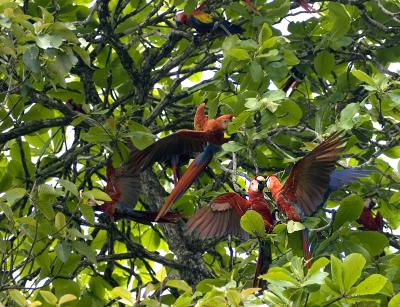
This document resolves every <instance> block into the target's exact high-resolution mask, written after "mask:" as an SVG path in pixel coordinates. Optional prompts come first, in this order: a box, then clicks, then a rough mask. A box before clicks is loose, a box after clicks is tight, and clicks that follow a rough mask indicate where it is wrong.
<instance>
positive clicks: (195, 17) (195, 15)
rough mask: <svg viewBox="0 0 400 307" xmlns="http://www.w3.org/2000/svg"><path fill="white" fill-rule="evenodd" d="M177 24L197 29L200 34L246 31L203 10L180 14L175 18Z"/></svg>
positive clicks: (239, 32) (228, 33)
mask: <svg viewBox="0 0 400 307" xmlns="http://www.w3.org/2000/svg"><path fill="white" fill-rule="evenodd" d="M175 22H176V23H177V25H182V24H183V25H185V26H188V27H191V28H194V29H196V31H197V32H199V33H210V32H213V31H215V32H218V33H223V34H227V35H230V34H241V33H243V32H244V29H243V28H242V27H241V26H239V25H235V24H233V23H231V22H229V21H227V20H225V19H222V20H221V19H218V18H215V17H213V16H211V15H210V14H208V13H206V12H203V11H202V10H199V9H196V10H194V11H193V12H191V13H190V14H185V13H184V12H180V13H178V14H177V15H176V16H175Z"/></svg>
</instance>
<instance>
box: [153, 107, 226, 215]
mask: <svg viewBox="0 0 400 307" xmlns="http://www.w3.org/2000/svg"><path fill="white" fill-rule="evenodd" d="M204 108H205V104H204V103H202V104H200V105H199V106H198V107H197V110H196V113H195V117H194V128H195V129H196V130H200V129H201V130H202V131H192V132H191V134H192V135H194V134H201V135H202V137H203V140H204V141H203V142H205V141H207V142H208V143H209V145H208V146H207V147H205V148H204V150H203V152H202V153H201V154H199V155H198V156H197V157H196V158H195V160H194V161H193V162H192V163H191V164H190V165H189V167H188V168H187V170H186V172H185V173H184V174H183V176H182V177H181V178H180V179H179V181H178V183H177V184H176V185H175V187H174V189H173V190H172V191H171V193H170V195H169V196H168V198H167V199H166V200H165V202H164V204H163V205H162V207H161V208H160V211H159V213H158V215H157V218H156V220H158V218H160V217H162V216H163V215H164V214H165V212H167V210H168V209H169V207H170V206H171V205H172V204H173V203H174V202H175V201H176V200H177V199H178V198H179V197H181V196H182V195H183V194H184V193H185V191H186V190H187V189H188V188H189V187H190V186H191V185H192V183H193V182H194V181H195V180H196V178H197V177H198V176H199V175H200V174H201V172H202V171H203V169H204V168H205V167H206V166H207V165H208V163H210V161H211V160H212V158H213V156H214V154H215V153H216V152H217V151H219V150H220V146H219V145H222V144H224V143H226V142H227V141H228V140H227V139H225V137H224V132H225V129H226V128H227V126H228V124H229V123H230V121H231V120H232V118H233V115H231V114H225V115H222V116H219V117H218V118H216V119H208V118H207V117H206V115H205V113H204ZM186 131H189V130H186ZM187 133H189V132H187Z"/></svg>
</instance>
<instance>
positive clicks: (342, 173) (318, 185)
mask: <svg viewBox="0 0 400 307" xmlns="http://www.w3.org/2000/svg"><path fill="white" fill-rule="evenodd" d="M343 143H344V138H343V137H342V136H341V135H340V133H334V134H332V135H331V136H329V137H328V138H327V139H326V140H325V141H324V142H322V143H321V144H320V145H318V146H317V147H316V148H314V149H313V150H312V151H311V152H310V153H308V154H307V155H306V156H304V157H303V158H302V159H300V160H299V161H297V163H296V164H295V165H294V166H293V168H292V169H291V171H290V173H289V176H288V178H287V179H286V182H285V184H284V185H283V186H282V184H281V183H280V181H279V179H278V178H277V177H276V176H268V177H267V188H268V189H269V190H270V191H271V193H272V197H273V198H274V199H275V202H276V205H277V207H278V209H279V210H280V211H282V212H283V213H284V214H285V215H286V216H287V217H288V219H289V220H293V221H297V222H300V221H302V220H303V219H304V218H305V217H307V216H310V215H312V214H313V213H315V212H316V211H317V210H318V208H319V207H320V206H322V205H323V204H324V202H325V201H326V199H327V198H328V196H329V194H330V193H331V192H333V191H335V190H337V189H338V188H339V187H341V186H342V185H344V184H348V183H350V182H352V181H354V180H355V179H356V178H358V177H362V176H366V175H368V174H369V172H370V171H368V170H361V169H344V170H335V163H336V161H337V160H338V159H339V155H340V153H341V152H342V150H343V148H342V147H341V146H342V145H343ZM303 252H304V258H305V260H306V264H307V267H308V268H309V267H310V265H311V263H310V258H311V254H310V251H309V247H308V240H307V231H303Z"/></svg>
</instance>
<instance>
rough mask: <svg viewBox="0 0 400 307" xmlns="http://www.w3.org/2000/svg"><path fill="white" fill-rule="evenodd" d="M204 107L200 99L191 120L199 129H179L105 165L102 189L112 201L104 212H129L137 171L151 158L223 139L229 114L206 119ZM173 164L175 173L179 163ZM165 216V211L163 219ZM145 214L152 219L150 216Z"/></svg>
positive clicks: (165, 157)
mask: <svg viewBox="0 0 400 307" xmlns="http://www.w3.org/2000/svg"><path fill="white" fill-rule="evenodd" d="M204 107H205V105H204V103H202V104H200V106H199V108H198V110H197V112H196V116H195V120H194V122H195V126H196V125H197V126H199V123H201V126H202V129H203V130H202V131H196V130H188V129H186V130H179V131H177V132H176V133H173V134H170V135H168V136H166V137H164V138H162V139H160V140H158V141H156V142H155V143H153V144H151V145H150V146H148V147H146V148H145V149H143V150H133V151H132V153H131V155H130V157H129V159H128V161H127V162H126V163H124V164H123V165H122V166H121V167H120V168H118V169H114V168H112V167H111V166H109V168H108V169H107V186H106V189H105V190H106V192H107V193H108V194H109V195H110V197H111V198H112V205H110V204H104V206H103V210H104V211H105V212H107V214H109V215H110V216H113V217H114V218H116V217H122V216H123V214H130V213H129V212H131V211H129V210H131V209H130V208H132V207H133V206H134V205H135V204H136V202H137V200H138V197H139V194H140V191H141V181H140V173H141V172H142V171H143V170H145V169H146V168H148V167H150V166H152V165H153V164H154V163H155V162H166V161H170V160H171V158H173V157H177V156H180V155H191V154H193V153H195V152H201V151H202V150H204V149H205V148H206V146H207V144H217V145H220V144H223V143H225V142H226V139H225V138H224V131H225V129H226V127H227V126H228V124H229V122H230V120H231V119H232V117H233V116H232V115H223V116H220V117H218V118H217V119H210V120H209V119H207V117H206V116H205V114H204ZM208 146H210V145H208ZM175 167H176V169H175V173H177V167H179V164H177V165H175ZM189 186H190V184H189ZM171 216H172V215H171ZM169 217H170V216H169V215H168V216H167V217H166V218H165V219H168V218H169ZM149 218H150V219H153V220H154V217H149ZM160 218H161V216H158V217H157V218H156V221H158V220H159V219H160ZM165 219H164V220H165Z"/></svg>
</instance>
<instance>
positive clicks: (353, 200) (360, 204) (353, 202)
mask: <svg viewBox="0 0 400 307" xmlns="http://www.w3.org/2000/svg"><path fill="white" fill-rule="evenodd" d="M363 208H364V200H363V199H362V198H361V197H360V196H358V195H350V196H347V197H346V198H345V199H343V200H342V201H341V202H340V207H339V210H338V211H337V213H336V216H335V220H334V222H333V227H334V228H335V229H338V228H339V227H340V226H342V225H343V224H344V223H345V222H352V221H355V220H357V219H358V218H359V216H360V214H361V211H362V210H363Z"/></svg>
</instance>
